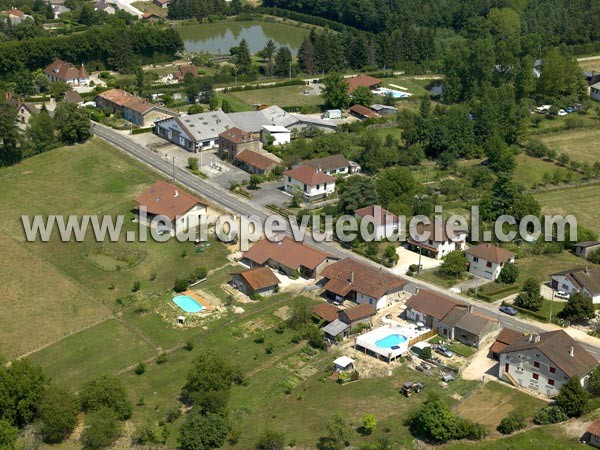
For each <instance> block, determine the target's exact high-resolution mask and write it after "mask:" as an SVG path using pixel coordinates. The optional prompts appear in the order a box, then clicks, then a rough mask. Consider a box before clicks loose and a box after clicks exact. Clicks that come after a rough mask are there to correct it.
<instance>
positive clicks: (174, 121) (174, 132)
mask: <svg viewBox="0 0 600 450" xmlns="http://www.w3.org/2000/svg"><path fill="white" fill-rule="evenodd" d="M234 127H235V124H234V123H233V122H232V121H231V119H230V118H229V116H227V114H225V113H224V112H223V111H220V110H219V111H210V112H205V113H200V114H191V115H187V116H181V117H170V118H168V119H164V120H159V121H157V122H156V125H155V127H154V133H155V134H157V135H158V136H160V137H161V138H163V139H166V140H168V141H170V142H172V143H173V144H175V145H179V146H180V147H183V148H184V149H186V150H187V151H190V152H197V151H198V150H200V149H202V148H213V147H218V145H219V134H221V133H223V132H224V131H225V130H227V129H229V128H234Z"/></svg>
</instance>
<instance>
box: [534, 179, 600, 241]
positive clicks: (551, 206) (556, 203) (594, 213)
mask: <svg viewBox="0 0 600 450" xmlns="http://www.w3.org/2000/svg"><path fill="white" fill-rule="evenodd" d="M535 198H536V200H537V201H538V202H539V203H540V205H541V206H542V213H543V214H562V215H567V214H572V215H574V216H575V217H576V218H577V223H579V224H581V225H583V226H585V227H586V228H590V229H592V230H594V231H595V232H596V233H600V223H599V222H598V211H599V210H600V186H585V187H579V188H573V189H568V190H558V191H552V192H544V193H541V194H536V195H535Z"/></svg>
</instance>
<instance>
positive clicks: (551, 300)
mask: <svg viewBox="0 0 600 450" xmlns="http://www.w3.org/2000/svg"><path fill="white" fill-rule="evenodd" d="M554 292H555V290H554V288H553V289H552V298H551V299H550V319H549V322H550V323H552V304H553V303H554Z"/></svg>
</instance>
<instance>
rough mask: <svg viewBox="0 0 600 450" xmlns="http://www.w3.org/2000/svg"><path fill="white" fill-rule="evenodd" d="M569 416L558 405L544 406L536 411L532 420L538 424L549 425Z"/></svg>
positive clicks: (562, 420)
mask: <svg viewBox="0 0 600 450" xmlns="http://www.w3.org/2000/svg"><path fill="white" fill-rule="evenodd" d="M568 418H569V417H567V415H566V414H565V413H564V412H563V410H562V409H560V408H559V407H558V406H544V407H543V408H542V409H540V410H539V411H538V413H537V414H536V415H535V417H534V418H533V421H534V422H535V423H537V424H538V425H549V424H552V423H559V422H564V421H565V420H567V419H568Z"/></svg>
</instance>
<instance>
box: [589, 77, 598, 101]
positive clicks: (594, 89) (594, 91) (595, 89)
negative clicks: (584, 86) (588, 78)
mask: <svg viewBox="0 0 600 450" xmlns="http://www.w3.org/2000/svg"><path fill="white" fill-rule="evenodd" d="M590 97H592V99H593V100H596V101H600V81H599V82H597V83H594V84H592V85H591V86H590Z"/></svg>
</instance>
